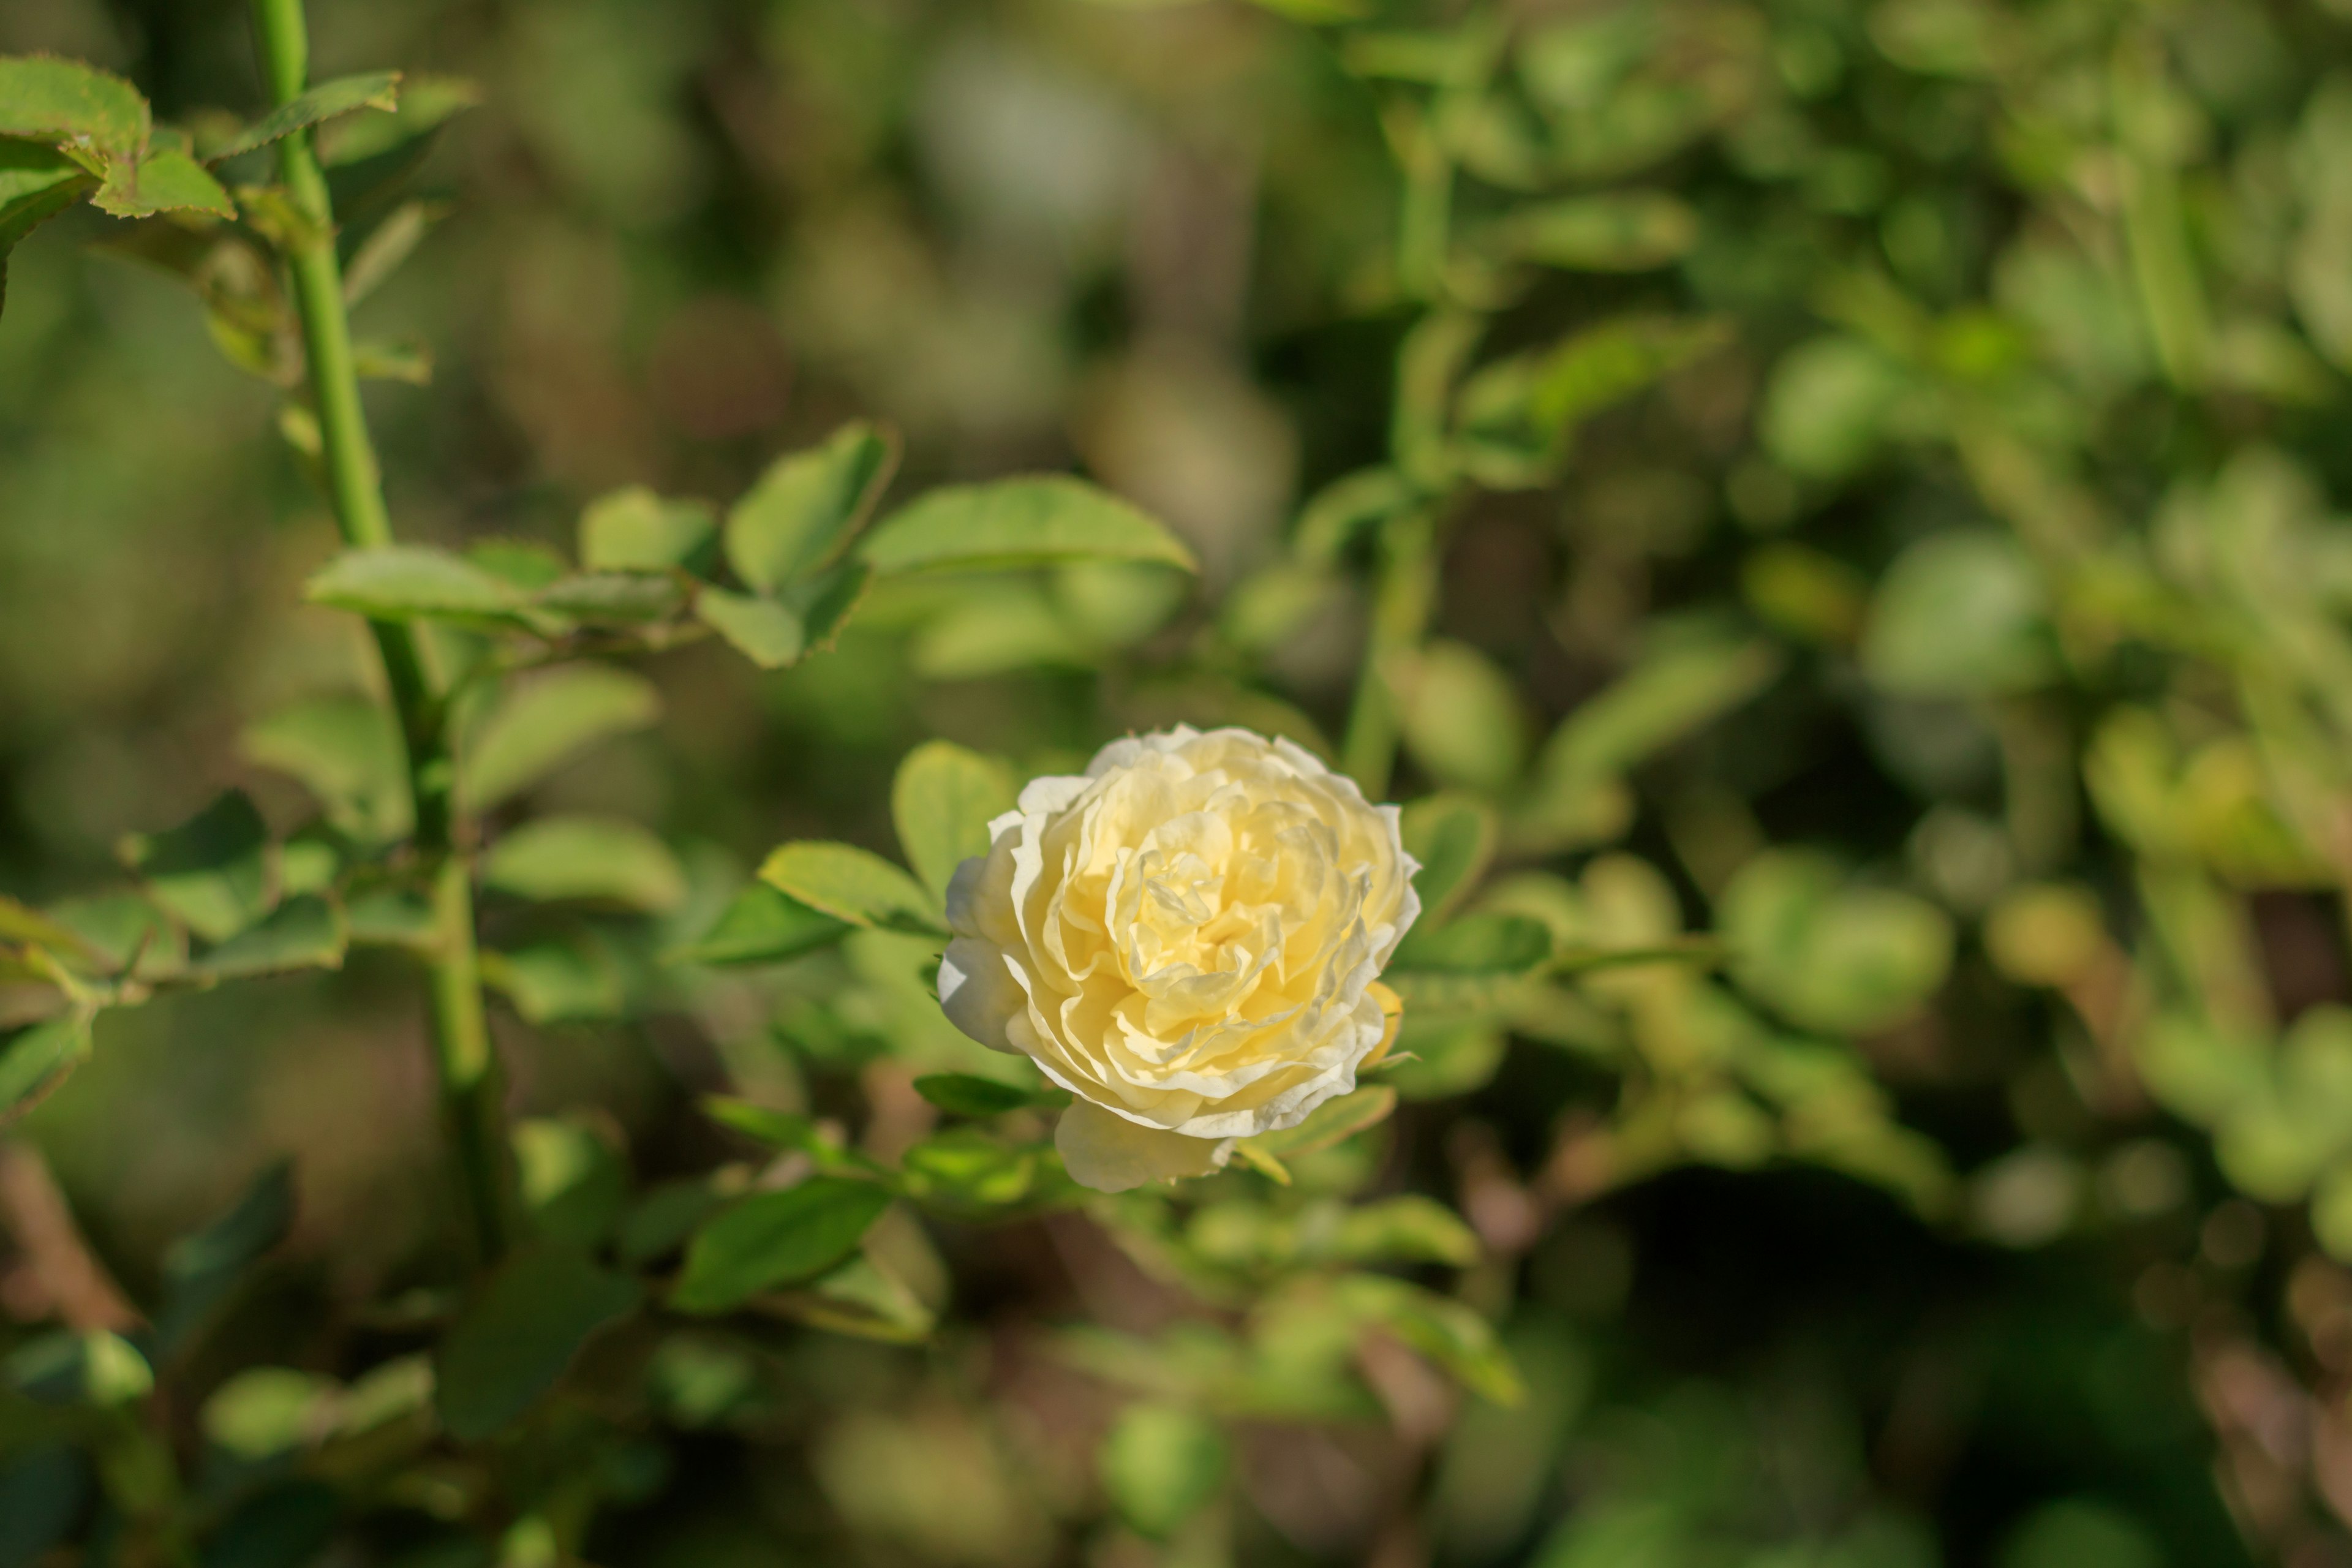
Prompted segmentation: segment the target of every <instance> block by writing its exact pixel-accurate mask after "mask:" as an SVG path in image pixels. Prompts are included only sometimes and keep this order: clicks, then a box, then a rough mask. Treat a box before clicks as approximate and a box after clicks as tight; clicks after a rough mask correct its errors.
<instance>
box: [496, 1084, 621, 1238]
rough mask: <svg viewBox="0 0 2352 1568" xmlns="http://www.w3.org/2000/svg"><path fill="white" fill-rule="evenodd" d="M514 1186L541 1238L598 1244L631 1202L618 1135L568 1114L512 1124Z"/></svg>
mask: <svg viewBox="0 0 2352 1568" xmlns="http://www.w3.org/2000/svg"><path fill="white" fill-rule="evenodd" d="M511 1142H512V1143H513V1145H514V1156H515V1178H516V1185H517V1186H518V1187H519V1188H520V1190H521V1195H522V1203H523V1209H524V1211H525V1213H526V1214H528V1215H530V1227H531V1230H532V1232H533V1233H534V1234H535V1235H537V1236H538V1237H540V1239H541V1240H543V1241H555V1242H562V1243H565V1244H567V1245H570V1246H574V1247H594V1246H596V1245H597V1244H599V1243H600V1242H602V1241H603V1240H604V1237H605V1235H606V1234H607V1233H608V1232H609V1231H611V1230H612V1228H613V1225H614V1221H616V1220H617V1219H619V1218H620V1216H621V1210H622V1208H623V1206H624V1205H626V1204H627V1202H628V1201H629V1167H628V1163H627V1161H626V1160H625V1159H624V1158H623V1157H622V1155H621V1152H620V1151H619V1150H618V1149H617V1148H615V1147H614V1134H612V1133H610V1132H607V1131H604V1130H603V1129H601V1128H599V1127H597V1126H595V1125H593V1124H592V1123H590V1122H588V1121H583V1120H579V1119H575V1118H570V1117H544V1116H542V1117H532V1118H530V1119H528V1120H525V1121H518V1122H516V1123H515V1126H514V1136H513V1138H512V1140H511Z"/></svg>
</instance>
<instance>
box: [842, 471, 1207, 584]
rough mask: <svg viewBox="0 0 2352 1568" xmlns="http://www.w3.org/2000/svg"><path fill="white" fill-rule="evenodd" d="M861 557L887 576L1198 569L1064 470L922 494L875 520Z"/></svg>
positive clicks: (1145, 522)
mask: <svg viewBox="0 0 2352 1568" xmlns="http://www.w3.org/2000/svg"><path fill="white" fill-rule="evenodd" d="M858 554H859V556H860V558H862V559H863V560H864V561H866V563H867V564H869V565H871V566H872V567H873V568H874V570H875V571H877V572H878V573H881V574H885V575H893V574H902V573H908V572H920V571H929V570H955V571H971V570H977V569H981V568H991V567H1005V566H1038V565H1046V564H1050V563H1054V562H1057V561H1089V560H1093V561H1158V562H1163V563H1167V564H1169V565H1171V566H1181V567H1183V568H1184V569H1185V570H1186V571H1192V570H1196V567H1195V564H1194V562H1193V559H1192V551H1191V550H1190V549H1188V548H1186V546H1185V544H1184V542H1183V541H1181V540H1180V539H1178V538H1177V537H1176V536H1175V535H1174V534H1172V533H1171V532H1170V531H1168V529H1167V528H1166V527H1165V526H1164V525H1163V524H1161V523H1160V522H1158V521H1154V520H1153V519H1152V518H1150V517H1149V516H1147V515H1145V514H1144V513H1143V512H1141V511H1139V510H1137V509H1136V508H1135V507H1133V506H1131V505H1129V503H1128V502H1126V501H1124V500H1120V499H1119V498H1118V497H1117V496H1115V495H1112V494H1111V493H1110V492H1109V491H1108V490H1105V489H1099V488H1097V486H1094V485H1090V484H1087V482H1086V481H1085V480H1083V479H1070V478H1067V477H1066V476H1063V475H1045V476H1041V477H1037V478H1033V479H998V480H996V481H994V482H993V483H990V484H984V485H950V486H945V487H942V488H940V489H934V490H930V491H928V492H927V493H925V494H924V495H923V496H922V498H921V499H920V500H917V501H915V502H914V503H913V504H911V505H909V506H907V507H903V508H901V509H900V510H898V511H895V512H893V513H891V514H890V515H889V516H888V517H887V518H885V519H884V520H883V521H881V522H880V523H878V524H877V525H876V526H875V528H874V530H873V531H872V532H870V533H869V534H868V535H867V536H866V540H865V542H863V543H862V544H860V545H859V546H858Z"/></svg>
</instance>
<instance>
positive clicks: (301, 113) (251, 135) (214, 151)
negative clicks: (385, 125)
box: [205, 71, 400, 163]
mask: <svg viewBox="0 0 2352 1568" xmlns="http://www.w3.org/2000/svg"><path fill="white" fill-rule="evenodd" d="M399 89H400V73H399V72H398V71H374V72H371V73H369V74H368V75H365V76H346V77H337V78H336V79H334V80H332V81H322V82H320V84H319V85H318V86H316V87H314V88H312V89H310V91H308V92H306V93H303V94H302V95H301V96H299V97H298V98H293V99H289V100H287V101H286V102H284V103H281V104H279V105H278V107H277V108H276V109H274V110H270V112H269V113H268V115H267V116H266V117H264V118H263V119H261V120H259V121H256V122H255V123H254V124H252V125H250V126H248V127H247V128H246V129H245V130H244V131H242V132H239V133H238V134H236V136H233V137H231V138H230V139H229V140H228V141H227V142H225V143H223V144H222V145H220V146H218V147H213V148H208V149H206V150H205V158H206V161H207V162H210V163H219V162H220V161H221V160H222V159H224V158H234V157H236V156H238V155H239V154H240V153H250V152H253V151H254V150H255V149H256V148H259V147H267V146H268V145H269V144H270V143H271V142H275V141H277V140H278V138H280V137H281V136H291V135H293V134H294V132H297V131H300V130H302V129H303V128H304V127H306V126H311V125H316V124H318V123H319V122H320V121H322V120H332V119H334V118H335V117H336V116H337V115H340V114H350V113H352V112H354V111H356V110H362V109H383V110H390V109H394V108H397V107H398V106H399V101H400V91H399Z"/></svg>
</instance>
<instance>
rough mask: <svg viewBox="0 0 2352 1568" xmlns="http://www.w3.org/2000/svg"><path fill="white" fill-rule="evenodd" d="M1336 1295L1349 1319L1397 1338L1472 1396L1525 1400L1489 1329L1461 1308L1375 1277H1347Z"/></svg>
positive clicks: (1515, 1374) (1502, 1400) (1505, 1354)
mask: <svg viewBox="0 0 2352 1568" xmlns="http://www.w3.org/2000/svg"><path fill="white" fill-rule="evenodd" d="M1336 1289H1337V1291H1338V1295H1339V1304H1340V1307H1341V1309H1342V1310H1344V1311H1346V1312H1347V1313H1348V1314H1349V1316H1351V1317H1353V1318H1355V1319H1356V1320H1357V1321H1360V1322H1365V1323H1370V1324H1375V1325H1377V1326H1379V1327H1381V1328H1382V1329H1385V1330H1387V1331H1389V1332H1391V1333H1392V1334H1394V1335H1396V1337H1397V1338H1399V1339H1401V1340H1402V1341H1403V1342H1405V1343H1406V1344H1408V1345H1411V1346H1412V1348H1413V1349H1414V1350H1417V1351H1419V1352H1422V1354H1423V1355H1425V1356H1427V1357H1429V1359H1430V1360H1432V1361H1433V1362H1435V1363H1437V1364H1438V1365H1440V1366H1442V1367H1444V1369H1445V1370H1446V1371H1447V1372H1450V1373H1453V1374H1454V1377H1455V1378H1456V1379H1458V1380H1459V1381H1460V1382H1461V1383H1462V1384H1463V1385H1464V1386H1465V1387H1466V1388H1468V1389H1469V1390H1470V1391H1471V1392H1472V1393H1474V1394H1478V1395H1480V1396H1481V1397H1483V1398H1486V1399H1491V1400H1493V1401H1494V1402H1495V1403H1496V1404H1497V1405H1517V1403H1518V1402H1519V1401H1520V1400H1521V1399H1522V1398H1524V1397H1525V1396H1526V1392H1527V1391H1526V1389H1525V1387H1524V1386H1523V1385H1522V1384H1521V1383H1520V1382H1519V1374H1518V1371H1517V1368H1516V1367H1514V1366H1513V1365H1512V1364H1511V1358H1510V1354H1509V1352H1507V1351H1505V1350H1504V1349H1503V1346H1502V1344H1501V1343H1500V1342H1498V1341H1497V1340H1496V1338H1495V1330H1494V1325H1493V1324H1491V1323H1489V1322H1487V1321H1486V1319H1484V1318H1482V1317H1480V1316H1479V1315H1478V1314H1477V1313H1476V1312H1475V1311H1473V1310H1471V1309H1470V1308H1469V1307H1467V1306H1465V1305H1464V1304H1463V1303H1462V1302H1460V1301H1455V1300H1449V1299H1448V1298H1446V1297H1444V1296H1439V1295H1434V1294H1433V1293H1431V1292H1430V1291H1427V1290H1423V1289H1420V1288H1419V1287H1418V1286H1413V1285H1408V1284H1406V1283H1405V1282H1404V1281H1403V1280H1402V1279H1387V1278H1385V1277H1383V1276H1381V1275H1377V1274H1350V1275H1348V1276H1347V1277H1345V1278H1344V1279H1340V1280H1339V1282H1338V1284H1337V1287H1336Z"/></svg>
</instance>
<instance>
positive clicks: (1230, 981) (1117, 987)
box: [940, 726, 1421, 1192]
mask: <svg viewBox="0 0 2352 1568" xmlns="http://www.w3.org/2000/svg"><path fill="white" fill-rule="evenodd" d="M989 834H990V844H989V849H988V853H987V854H986V855H984V856H979V857H975V858H972V859H970V860H967V861H965V862H964V863H963V864H962V866H961V867H960V868H957V871H956V875H955V879H954V881H953V883H952V884H951V885H950V887H949V889H948V927H949V929H950V931H953V932H954V941H952V942H950V943H949V945H948V950H947V954H946V956H945V958H944V959H942V960H941V962H940V1004H941V1005H942V1006H944V1007H945V1008H946V1010H947V1015H948V1016H949V1018H950V1019H951V1020H953V1021H954V1023H955V1026H957V1027H958V1028H960V1029H961V1030H962V1031H963V1032H964V1033H965V1034H967V1035H970V1036H971V1037H972V1038H973V1039H975V1040H978V1041H979V1042H980V1043H981V1044H982V1045H983V1046H987V1047H991V1048H992V1049H995V1050H1000V1051H1017V1052H1019V1053H1021V1054H1022V1055H1024V1056H1026V1057H1028V1058H1030V1059H1031V1060H1033V1061H1034V1062H1035V1063H1036V1064H1037V1066H1038V1068H1039V1069H1040V1070H1042V1071H1043V1072H1044V1073H1045V1076H1046V1077H1047V1078H1049V1079H1053V1080H1054V1081H1055V1083H1057V1084H1059V1085H1061V1086H1062V1087H1063V1088H1064V1089H1068V1090H1069V1091H1070V1092H1071V1093H1072V1094H1075V1095H1076V1096H1077V1102H1076V1104H1074V1105H1073V1106H1071V1107H1070V1109H1069V1110H1067V1111H1066V1112H1065V1113H1064V1114H1063V1117H1062V1123H1061V1128H1060V1131H1059V1132H1058V1133H1057V1134H1056V1137H1055V1143H1056V1146H1057V1147H1058V1148H1059V1150H1060V1152H1061V1154H1062V1159H1063V1162H1064V1163H1065V1164H1066V1165H1067V1166H1068V1168H1069V1172H1070V1174H1071V1175H1072V1176H1073V1177H1075V1178H1076V1180H1078V1181H1080V1182H1083V1183H1085V1184H1087V1185H1088V1186H1090V1187H1095V1188H1098V1189H1100V1190H1102V1191H1104V1192H1120V1191H1124V1190H1125V1189H1127V1188H1129V1187H1132V1186H1136V1185H1139V1184H1141V1183H1144V1182H1147V1181H1155V1180H1168V1179H1171V1178H1174V1177H1178V1176H1188V1175H1200V1174H1203V1173H1207V1172H1209V1171H1212V1170H1214V1169H1215V1168H1216V1167H1217V1166H1219V1165H1221V1164H1222V1163H1223V1161H1224V1157H1225V1155H1226V1153H1227V1152H1229V1151H1230V1149H1231V1146H1232V1145H1231V1141H1232V1140H1234V1139H1238V1138H1246V1137H1250V1136H1253V1135H1255V1134H1256V1133H1260V1132H1270V1131H1276V1130H1278V1129H1281V1128H1285V1127H1292V1126H1296V1125H1297V1123H1298V1122H1300V1121H1304V1120H1305V1119H1306V1118H1307V1114H1308V1113H1309V1112H1311V1111H1312V1110H1314V1109H1315V1108H1316V1107H1317V1106H1318V1105H1320V1104H1322V1103H1323V1102H1324V1101H1325V1100H1328V1099H1330V1098H1331V1097H1332V1096H1334V1095H1337V1094H1344V1093H1346V1092H1348V1091H1349V1089H1353V1088H1355V1086H1356V1074H1357V1072H1358V1070H1359V1069H1360V1068H1363V1067H1365V1066H1367V1065H1369V1064H1370V1062H1371V1061H1374V1060H1377V1059H1378V1057H1379V1055H1380V1054H1381V1052H1382V1051H1384V1050H1385V1049H1386V1046H1387V1042H1388V1039H1389V1037H1391V1035H1392V1034H1393V1031H1394V1014H1395V1012H1396V1003H1395V998H1394V996H1393V995H1392V994H1390V993H1389V992H1388V989H1387V987H1385V986H1383V985H1381V984H1378V983H1377V982H1378V977H1379V975H1380V973H1381V968H1382V966H1383V965H1385V964H1386V963H1388V961H1389V958H1390V955H1391V954H1392V953H1393V952H1395V951H1396V946H1397V943H1398V942H1399V941H1400V940H1401V939H1402V937H1403V936H1404V933H1405V931H1406V929H1407V928H1408V927H1410V926H1411V925H1412V922H1413V918H1414V917H1415V916H1416V915H1418V914H1419V913H1420V912H1421V900H1420V899H1419V898H1418V897H1417V896H1416V895H1415V894H1414V892H1413V888H1412V874H1413V872H1414V871H1415V870H1416V869H1418V868H1417V867H1416V865H1415V864H1414V862H1413V859H1412V857H1411V856H1409V855H1407V854H1406V853H1405V852H1404V845H1403V843H1402V840H1401V839H1400V837H1398V831H1397V808H1396V807H1395V806H1392V805H1370V804H1369V803H1368V802H1366V801H1365V799H1364V797H1363V794H1362V792H1361V791H1360V790H1358V789H1357V787H1356V785H1355V784H1354V782H1353V781H1351V780H1349V779H1348V778H1346V777H1344V776H1342V775H1340V774H1338V773H1333V772H1331V771H1330V770H1329V769H1328V768H1327V767H1325V766H1324V765H1323V764H1322V763H1320V762H1318V760H1317V759H1316V758H1315V757H1314V756H1313V754H1311V753H1310V752H1307V751H1305V750H1303V749H1302V748H1300V747H1298V746H1297V745H1294V744H1293V743H1291V742H1288V741H1281V740H1276V741H1268V740H1266V739H1265V738H1264V737H1263V736H1259V735H1254V734H1252V733H1250V732H1249V731H1246V730H1213V731H1209V732H1207V733H1206V734H1203V733H1202V732H1200V731H1196V730H1192V729H1189V728H1185V727H1182V726H1179V727H1178V728H1176V729H1174V730H1171V731H1166V732H1164V733H1160V734H1152V735H1141V736H1136V737H1132V738H1130V739H1128V740H1123V741H1116V742H1112V743H1111V744H1109V745H1108V746H1106V747H1104V748H1103V749H1102V751H1101V752H1098V753H1097V755H1096V757H1095V759H1094V762H1093V763H1091V764H1090V765H1089V766H1088V767H1087V771H1086V773H1084V774H1083V775H1081V776H1076V777H1055V778H1041V779H1036V780H1034V781H1032V782H1031V783H1030V784H1029V786H1028V787H1027V788H1025V789H1024V790H1023V791H1022V792H1021V799H1020V805H1018V806H1017V807H1016V808H1015V809H1014V810H1012V811H1009V812H1007V813H1005V814H1004V815H1003V816H1000V817H998V818H997V819H996V820H995V821H993V822H992V823H991V824H989Z"/></svg>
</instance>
